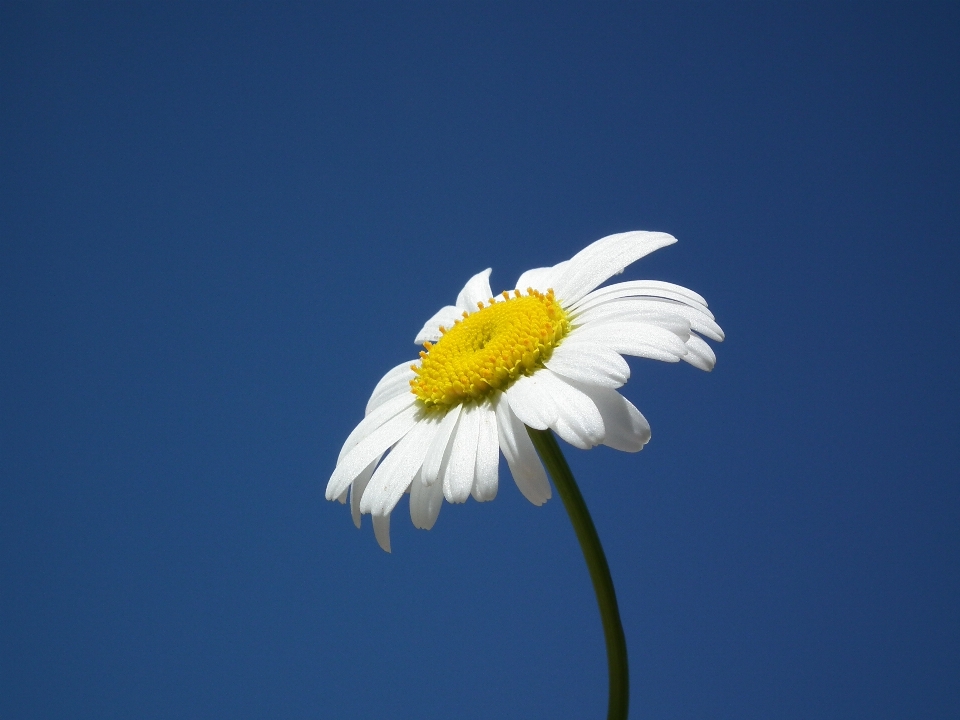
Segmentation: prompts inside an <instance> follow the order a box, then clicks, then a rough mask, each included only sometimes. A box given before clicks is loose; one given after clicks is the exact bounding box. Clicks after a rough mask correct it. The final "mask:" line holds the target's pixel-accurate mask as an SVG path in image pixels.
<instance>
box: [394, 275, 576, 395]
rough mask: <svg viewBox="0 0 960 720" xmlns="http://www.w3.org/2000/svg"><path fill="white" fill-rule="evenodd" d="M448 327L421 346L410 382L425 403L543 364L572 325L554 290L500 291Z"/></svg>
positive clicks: (480, 391)
mask: <svg viewBox="0 0 960 720" xmlns="http://www.w3.org/2000/svg"><path fill="white" fill-rule="evenodd" d="M503 297H504V299H503V300H502V301H498V302H495V303H493V302H492V303H491V304H489V305H487V306H482V304H481V303H478V305H481V307H480V308H479V309H478V310H477V311H476V312H474V313H472V314H470V313H464V317H463V319H461V320H458V321H457V323H456V324H455V325H454V326H453V327H451V328H449V329H447V328H442V329H441V330H442V331H444V330H445V332H442V335H441V338H440V340H438V341H437V342H436V343H435V344H434V345H432V346H431V347H429V348H426V351H425V352H421V353H420V355H421V357H422V359H423V360H422V363H421V365H420V371H419V372H418V373H417V377H416V378H414V379H413V380H412V381H411V383H410V385H411V390H412V392H413V393H414V394H415V395H416V396H417V397H418V398H419V399H420V400H421V401H423V403H424V404H425V405H427V406H428V407H430V406H442V407H449V406H452V405H456V404H459V403H463V402H469V401H471V400H479V399H481V398H483V397H484V396H486V395H488V394H489V393H491V392H493V391H495V390H505V389H506V388H507V387H509V386H510V385H511V384H512V383H513V382H514V381H516V379H517V378H518V377H520V376H521V375H525V374H530V373H531V372H533V371H534V370H536V369H537V368H539V367H542V366H543V363H545V362H546V361H547V360H548V359H549V358H550V355H551V354H552V352H553V349H554V348H555V347H556V346H557V345H559V344H560V342H561V341H562V340H563V338H564V336H565V335H566V334H567V332H569V330H570V323H569V321H568V319H567V315H566V313H565V312H564V310H563V308H561V307H560V305H559V303H557V301H556V298H555V297H554V294H553V290H548V291H547V292H546V293H541V292H538V291H536V290H532V289H531V290H528V291H527V294H526V295H522V294H521V293H520V292H519V291H514V295H513V296H512V297H511V296H510V295H509V293H506V292H504V293H503Z"/></svg>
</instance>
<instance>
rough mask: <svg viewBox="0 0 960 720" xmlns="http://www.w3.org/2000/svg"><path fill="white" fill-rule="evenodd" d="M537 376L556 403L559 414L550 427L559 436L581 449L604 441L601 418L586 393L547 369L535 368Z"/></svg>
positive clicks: (587, 448)
mask: <svg viewBox="0 0 960 720" xmlns="http://www.w3.org/2000/svg"><path fill="white" fill-rule="evenodd" d="M536 377H538V378H539V379H540V381H541V382H542V383H543V385H544V387H545V388H546V391H547V392H549V393H550V396H551V397H552V398H554V400H555V401H556V403H557V409H558V410H559V415H558V417H557V422H556V424H555V425H553V426H551V427H552V429H553V430H556V432H557V434H558V435H559V436H560V437H562V438H563V439H564V440H566V441H567V442H568V443H570V444H571V445H573V446H574V447H578V448H580V449H581V450H589V449H590V448H592V447H593V446H594V445H599V444H600V443H601V442H603V437H604V431H603V418H602V417H600V411H599V410H597V406H596V405H595V404H594V403H593V401H592V400H591V399H590V398H589V397H588V396H587V395H584V394H583V393H582V392H581V391H580V390H578V389H577V388H576V387H574V386H573V384H572V383H566V382H564V381H563V379H562V378H560V377H559V376H557V375H554V374H553V373H552V372H550V370H548V369H544V370H540V371H538V372H537V375H536Z"/></svg>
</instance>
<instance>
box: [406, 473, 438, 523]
mask: <svg viewBox="0 0 960 720" xmlns="http://www.w3.org/2000/svg"><path fill="white" fill-rule="evenodd" d="M441 505H443V485H442V484H441V483H438V482H435V483H433V484H431V485H425V484H424V482H423V480H422V479H421V478H418V477H415V478H414V479H413V482H412V483H410V520H411V522H412V523H413V526H414V527H415V528H419V529H420V530H430V529H431V528H432V527H433V525H434V523H436V522H437V516H438V515H439V514H440V506H441Z"/></svg>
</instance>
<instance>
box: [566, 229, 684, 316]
mask: <svg viewBox="0 0 960 720" xmlns="http://www.w3.org/2000/svg"><path fill="white" fill-rule="evenodd" d="M676 241H677V239H676V238H675V237H673V235H668V234H667V233H660V232H642V231H633V232H625V233H618V234H616V235H608V236H607V237H605V238H600V239H599V240H597V241H596V242H594V243H591V244H590V245H587V247H585V248H584V249H583V250H581V251H580V252H578V253H577V254H576V255H574V256H573V257H572V258H570V260H569V261H568V264H567V266H566V267H565V268H564V269H563V272H561V273H560V277H559V278H558V279H557V281H556V282H555V284H554V286H553V289H554V291H555V292H556V296H557V297H558V298H560V299H561V301H562V302H563V303H564V306H566V305H568V304H572V303H575V302H576V301H577V300H579V299H580V298H582V297H583V296H584V295H586V294H587V293H588V292H590V291H591V290H593V289H594V288H597V287H599V286H600V285H601V284H602V283H603V282H605V281H606V280H608V279H609V278H611V277H613V276H614V275H616V274H618V273H621V272H623V270H624V269H625V268H626V267H627V266H628V265H630V264H631V263H634V262H636V261H637V260H639V259H640V258H642V257H643V256H644V255H648V254H650V253H652V252H653V251H654V250H657V249H659V248H662V247H665V246H667V245H672V244H673V243H675V242H676Z"/></svg>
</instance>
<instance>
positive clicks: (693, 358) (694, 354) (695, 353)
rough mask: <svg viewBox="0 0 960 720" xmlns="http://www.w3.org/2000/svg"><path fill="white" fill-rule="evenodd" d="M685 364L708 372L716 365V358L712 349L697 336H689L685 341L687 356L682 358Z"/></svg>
mask: <svg viewBox="0 0 960 720" xmlns="http://www.w3.org/2000/svg"><path fill="white" fill-rule="evenodd" d="M683 359H684V361H685V362H688V363H690V364H691V365H693V366H694V367H695V368H700V369H701V370H706V371H707V372H710V371H711V370H713V366H714V365H716V364H717V356H716V354H714V352H713V348H712V347H710V346H709V345H707V343H706V342H704V340H703V338H701V337H700V336H699V335H694V334H691V335H690V339H689V340H687V354H686V355H684V356H683Z"/></svg>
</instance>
